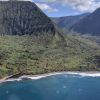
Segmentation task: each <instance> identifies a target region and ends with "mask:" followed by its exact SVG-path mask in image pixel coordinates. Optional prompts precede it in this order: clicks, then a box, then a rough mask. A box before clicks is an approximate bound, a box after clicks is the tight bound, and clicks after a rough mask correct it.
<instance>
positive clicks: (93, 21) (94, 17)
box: [71, 8, 100, 36]
mask: <svg viewBox="0 0 100 100" xmlns="http://www.w3.org/2000/svg"><path fill="white" fill-rule="evenodd" d="M71 29H73V30H74V31H76V32H79V33H82V34H90V35H94V36H100V8H98V9H97V10H96V11H94V12H93V13H91V14H90V15H88V16H86V17H85V18H83V19H82V20H80V21H79V22H77V23H76V24H74V25H73V26H72V27H71Z"/></svg>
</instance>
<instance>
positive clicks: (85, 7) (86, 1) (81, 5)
mask: <svg viewBox="0 0 100 100" xmlns="http://www.w3.org/2000/svg"><path fill="white" fill-rule="evenodd" d="M41 1H42V2H49V3H59V4H62V5H63V6H70V7H72V8H73V9H75V10H78V11H79V12H92V11H94V10H95V9H97V8H98V7H100V1H99V0H98V1H97V0H41Z"/></svg>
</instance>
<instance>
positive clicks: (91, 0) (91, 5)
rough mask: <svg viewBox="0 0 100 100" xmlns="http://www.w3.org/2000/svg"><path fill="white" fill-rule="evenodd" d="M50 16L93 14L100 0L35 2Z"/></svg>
mask: <svg viewBox="0 0 100 100" xmlns="http://www.w3.org/2000/svg"><path fill="white" fill-rule="evenodd" d="M33 2H35V3H36V4H37V5H38V6H39V7H40V8H41V9H42V10H43V11H44V12H45V13H46V14H47V15H48V16H50V17H60V16H70V15H78V14H82V13H88V12H93V11H94V10H96V9H97V8H99V7H100V0H33Z"/></svg>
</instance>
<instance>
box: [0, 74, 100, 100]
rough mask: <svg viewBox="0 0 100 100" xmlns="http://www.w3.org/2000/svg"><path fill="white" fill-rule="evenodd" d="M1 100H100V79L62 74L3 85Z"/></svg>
mask: <svg viewBox="0 0 100 100" xmlns="http://www.w3.org/2000/svg"><path fill="white" fill-rule="evenodd" d="M0 100H100V77H90V76H84V77H83V76H81V75H67V74H62V75H53V76H48V77H45V78H41V79H38V80H22V81H13V82H6V83H1V84H0Z"/></svg>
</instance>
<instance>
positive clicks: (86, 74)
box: [0, 72, 100, 83]
mask: <svg viewBox="0 0 100 100" xmlns="http://www.w3.org/2000/svg"><path fill="white" fill-rule="evenodd" d="M63 74H64V75H74V76H76V75H80V76H81V77H100V72H55V73H48V74H43V75H23V76H21V77H19V78H15V79H8V80H0V83H3V82H10V81H21V80H23V79H32V80H38V79H41V78H45V77H48V76H56V75H63Z"/></svg>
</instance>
